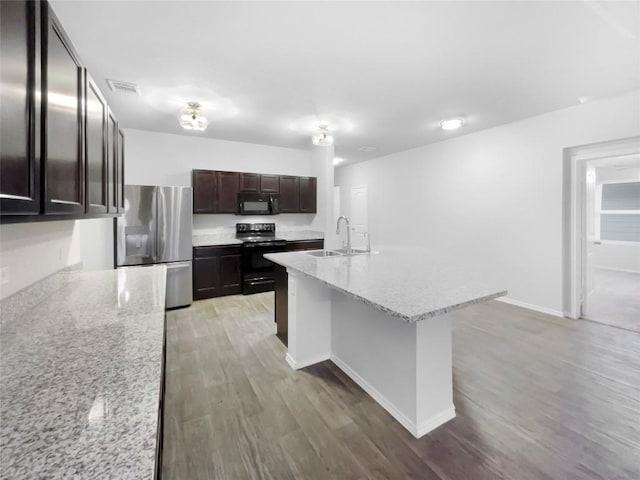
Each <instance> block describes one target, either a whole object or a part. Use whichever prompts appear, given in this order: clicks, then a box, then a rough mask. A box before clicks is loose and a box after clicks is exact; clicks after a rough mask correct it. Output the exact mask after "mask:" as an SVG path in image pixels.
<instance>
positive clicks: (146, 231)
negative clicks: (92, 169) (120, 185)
mask: <svg viewBox="0 0 640 480" xmlns="http://www.w3.org/2000/svg"><path fill="white" fill-rule="evenodd" d="M192 201H193V200H192V195H191V188H189V187H154V186H146V185H125V186H124V215H122V216H121V217H118V221H117V226H116V251H117V264H118V266H119V267H123V266H127V265H150V264H166V265H167V295H166V298H167V302H166V306H167V308H174V307H182V306H187V305H191V302H192V300H193V297H192V295H193V293H192V288H191V286H192V276H191V268H192V247H191V245H192V244H191V225H192V212H193V208H192Z"/></svg>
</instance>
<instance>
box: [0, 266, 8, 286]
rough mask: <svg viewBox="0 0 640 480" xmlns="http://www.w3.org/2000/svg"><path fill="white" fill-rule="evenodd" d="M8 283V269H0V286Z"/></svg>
mask: <svg viewBox="0 0 640 480" xmlns="http://www.w3.org/2000/svg"><path fill="white" fill-rule="evenodd" d="M7 283H9V267H2V268H0V285H6V284H7Z"/></svg>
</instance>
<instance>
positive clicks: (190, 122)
mask: <svg viewBox="0 0 640 480" xmlns="http://www.w3.org/2000/svg"><path fill="white" fill-rule="evenodd" d="M180 126H182V128H184V129H185V130H200V131H202V130H206V129H207V117H205V116H204V115H202V107H201V105H200V104H199V103H198V102H189V103H188V104H187V106H186V107H185V109H184V113H183V114H182V115H181V116H180Z"/></svg>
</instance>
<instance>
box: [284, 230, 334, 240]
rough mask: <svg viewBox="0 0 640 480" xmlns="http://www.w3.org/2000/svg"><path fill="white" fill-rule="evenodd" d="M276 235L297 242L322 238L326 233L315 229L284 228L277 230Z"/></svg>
mask: <svg viewBox="0 0 640 480" xmlns="http://www.w3.org/2000/svg"><path fill="white" fill-rule="evenodd" d="M276 237H278V238H281V239H283V240H286V241H288V242H296V241H299V240H322V239H324V233H322V232H315V231H313V230H289V231H287V230H282V231H278V232H276Z"/></svg>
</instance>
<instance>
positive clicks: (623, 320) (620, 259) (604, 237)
mask: <svg viewBox="0 0 640 480" xmlns="http://www.w3.org/2000/svg"><path fill="white" fill-rule="evenodd" d="M567 164H568V165H567ZM567 167H568V170H569V173H570V175H569V177H570V180H571V185H570V187H571V188H570V191H571V195H570V197H571V198H570V199H569V200H571V201H570V202H569V203H570V206H569V207H570V208H569V215H568V216H569V217H571V222H569V226H570V229H571V230H570V231H569V232H567V231H566V229H565V233H568V235H566V236H565V247H566V246H567V243H569V245H568V247H569V255H568V257H569V258H568V259H567V257H566V256H565V273H568V275H565V281H568V282H569V288H568V289H566V290H565V314H567V316H569V317H572V318H584V319H587V320H592V321H596V322H600V323H605V324H608V325H613V326H616V327H620V328H625V329H628V330H633V331H637V332H640V138H633V139H627V140H620V141H615V142H608V143H603V144H598V145H591V146H586V147H577V148H573V149H569V150H568V151H567V156H566V157H565V174H566V173H567ZM566 187H567V175H565V188H566ZM565 191H566V190H565ZM566 200H567V198H566V197H565V213H567V202H566ZM566 218H567V216H565V219H566ZM566 226H567V222H565V227H566ZM567 240H568V242H567ZM567 260H568V261H567ZM571 262H573V264H572V263H571ZM566 286H567V285H566V283H565V287H566ZM567 297H568V298H567ZM567 300H568V301H567Z"/></svg>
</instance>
